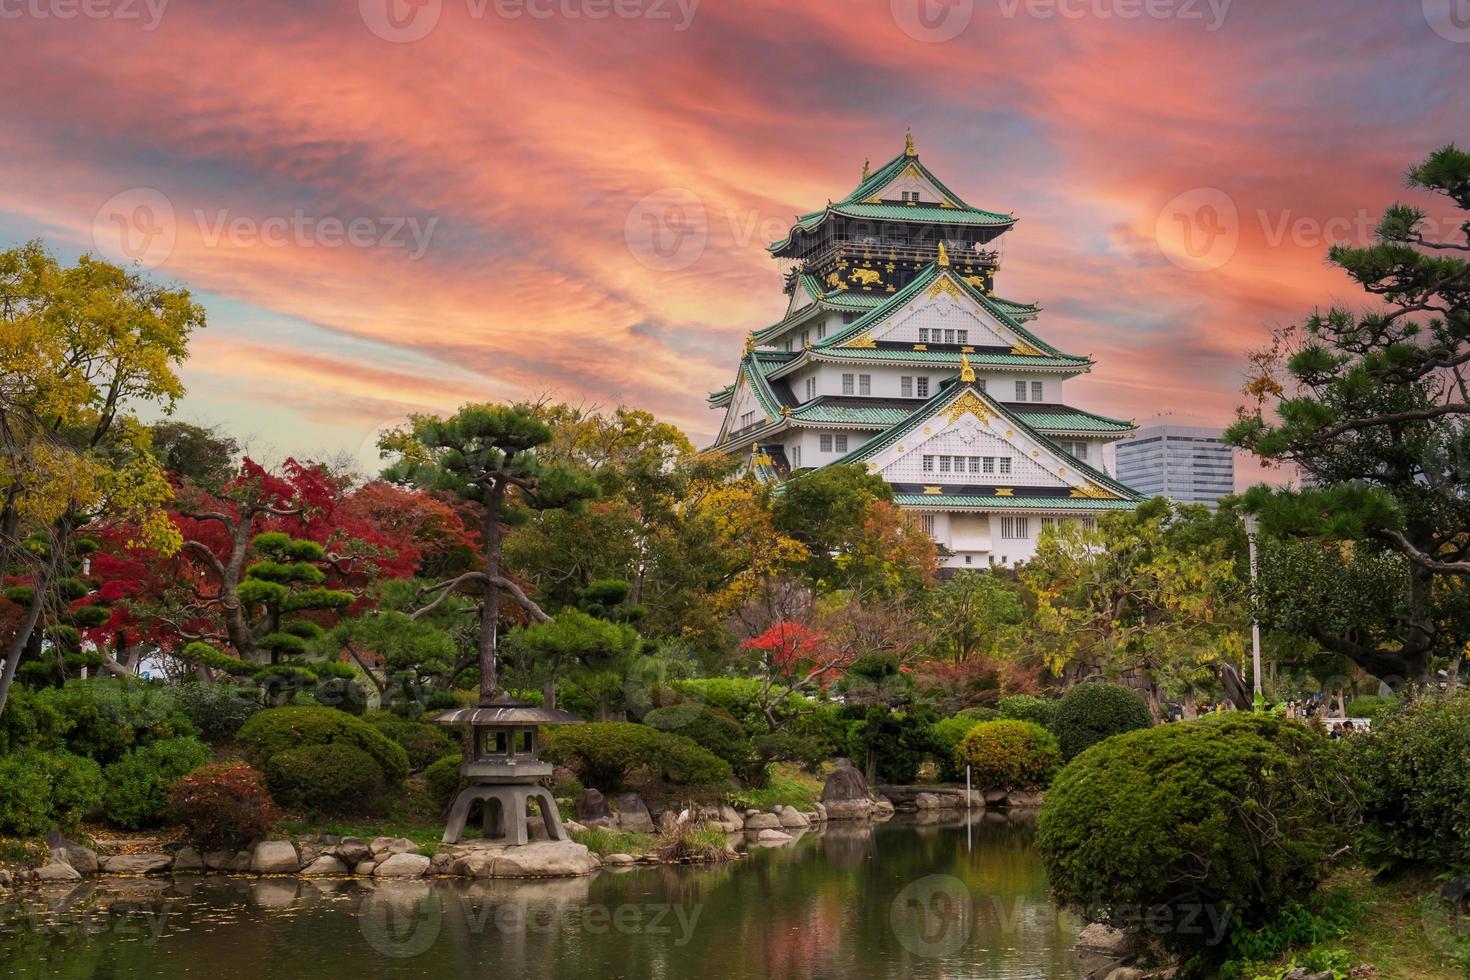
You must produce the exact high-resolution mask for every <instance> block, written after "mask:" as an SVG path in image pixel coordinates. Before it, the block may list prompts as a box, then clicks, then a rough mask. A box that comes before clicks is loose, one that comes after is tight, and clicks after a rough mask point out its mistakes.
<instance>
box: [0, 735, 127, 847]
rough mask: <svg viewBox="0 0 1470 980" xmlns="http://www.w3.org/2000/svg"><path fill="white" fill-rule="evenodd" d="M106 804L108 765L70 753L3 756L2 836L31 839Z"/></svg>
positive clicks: (23, 751) (21, 752)
mask: <svg viewBox="0 0 1470 980" xmlns="http://www.w3.org/2000/svg"><path fill="white" fill-rule="evenodd" d="M101 803H102V769H101V767H99V766H98V765H97V763H96V762H94V761H93V760H91V759H85V758H83V757H81V756H78V755H72V754H71V753H70V752H47V751H45V750H43V749H21V750H19V751H17V752H12V753H10V754H9V755H6V756H0V834H5V835H7V836H13V837H31V836H35V835H37V834H44V833H45V832H46V831H47V830H50V829H51V828H52V827H53V826H60V827H62V828H63V829H65V828H69V827H73V826H75V825H76V823H77V821H79V820H81V819H82V817H84V816H86V815H87V814H88V813H90V812H91V811H93V810H95V809H97V807H98V806H100V805H101Z"/></svg>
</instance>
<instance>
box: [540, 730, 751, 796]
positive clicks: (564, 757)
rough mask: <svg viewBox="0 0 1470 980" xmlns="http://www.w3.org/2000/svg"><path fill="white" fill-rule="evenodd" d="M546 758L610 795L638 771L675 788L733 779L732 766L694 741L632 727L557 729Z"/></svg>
mask: <svg viewBox="0 0 1470 980" xmlns="http://www.w3.org/2000/svg"><path fill="white" fill-rule="evenodd" d="M541 755H542V757H543V758H546V759H549V760H551V761H552V762H555V763H559V764H561V765H568V766H571V767H573V768H574V769H576V770H577V771H578V772H579V773H580V774H581V777H582V781H583V783H585V784H586V785H588V786H592V787H594V788H596V789H599V790H601V791H602V792H604V793H610V792H613V791H614V790H618V789H621V788H622V787H623V784H624V782H625V781H626V780H627V779H628V777H629V776H630V775H632V774H633V773H634V772H635V771H639V770H646V771H648V772H651V773H654V774H657V775H659V776H661V777H662V778H664V779H667V780H668V781H669V782H671V783H676V784H678V785H683V786H702V785H714V784H718V783H722V782H724V781H725V780H727V779H729V778H730V775H731V772H730V766H729V764H727V763H726V762H725V761H724V760H723V759H721V758H719V757H718V756H716V755H714V754H713V753H711V752H709V751H708V750H706V749H704V748H702V747H701V746H700V745H698V744H697V743H696V742H694V741H693V740H692V739H688V738H685V737H683V736H682V735H672V734H669V733H668V732H661V731H658V730H657V729H654V728H650V727H648V726H647V725H636V724H632V723H629V722H593V723H590V724H586V725H568V726H566V727H565V728H557V729H552V730H551V731H550V732H549V733H548V734H547V735H546V736H545V738H544V739H543V741H542V748H541Z"/></svg>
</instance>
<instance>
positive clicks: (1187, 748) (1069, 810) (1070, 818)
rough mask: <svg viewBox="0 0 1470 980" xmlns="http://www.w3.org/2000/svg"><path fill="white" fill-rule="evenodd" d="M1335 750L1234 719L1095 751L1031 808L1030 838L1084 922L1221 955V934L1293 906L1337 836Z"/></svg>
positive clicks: (1293, 730)
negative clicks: (1033, 831)
mask: <svg viewBox="0 0 1470 980" xmlns="http://www.w3.org/2000/svg"><path fill="white" fill-rule="evenodd" d="M1340 755H1341V753H1340V751H1338V750H1337V748H1336V747H1335V746H1333V745H1332V743H1330V742H1329V741H1328V740H1326V739H1325V738H1323V737H1322V736H1321V735H1319V734H1318V733H1316V732H1314V731H1312V730H1311V729H1310V728H1308V727H1307V726H1306V725H1304V724H1302V723H1300V722H1297V721H1289V720H1287V719H1285V718H1282V717H1279V716H1274V715H1249V714H1244V713H1232V714H1225V715H1215V716H1212V717H1210V718H1206V719H1200V720H1198V721H1191V722H1181V723H1178V724H1171V725H1163V726H1160V727H1158V728H1149V729H1144V730H1140V731H1133V732H1128V733H1126V734H1123V735H1119V736H1118V737H1116V738H1111V739H1108V740H1107V741H1105V742H1101V743H1099V744H1097V745H1094V746H1093V747H1092V748H1090V749H1088V750H1087V751H1086V752H1083V753H1082V754H1081V755H1079V756H1078V757H1077V758H1076V759H1074V760H1073V761H1072V762H1071V763H1070V764H1068V765H1067V766H1066V767H1065V768H1063V769H1062V771H1061V772H1060V773H1059V774H1058V775H1057V777H1056V780H1055V781H1054V782H1053V783H1052V785H1051V788H1050V789H1049V790H1048V791H1047V794H1046V800H1045V802H1044V804H1043V805H1042V808H1041V814H1040V821H1039V824H1038V830H1037V837H1036V842H1037V847H1038V848H1039V850H1040V853H1041V856H1042V859H1043V861H1044V862H1045V865H1046V869H1047V875H1048V877H1049V879H1050V881H1051V886H1052V889H1053V892H1054V893H1055V895H1056V897H1057V899H1058V900H1059V901H1061V902H1062V903H1064V904H1066V905H1069V906H1073V907H1077V908H1081V909H1083V910H1085V912H1086V913H1087V915H1088V916H1089V917H1091V918H1094V919H1097V920H1100V921H1103V922H1108V923H1110V924H1113V925H1116V926H1121V927H1129V926H1131V927H1134V928H1140V927H1142V928H1145V929H1148V930H1150V931H1152V932H1154V933H1155V934H1156V938H1157V939H1158V940H1159V941H1160V942H1162V943H1163V944H1164V945H1166V946H1169V947H1171V948H1174V949H1178V950H1181V951H1196V952H1204V953H1209V954H1211V955H1213V956H1215V957H1219V956H1222V955H1223V953H1224V941H1225V940H1227V939H1228V932H1229V930H1230V929H1232V928H1240V929H1254V928H1258V927H1260V926H1262V925H1264V924H1266V923H1267V922H1269V921H1270V920H1271V918H1272V917H1273V916H1274V915H1275V914H1276V912H1277V910H1278V909H1280V908H1281V907H1282V906H1283V905H1284V904H1285V903H1287V902H1289V901H1293V900H1296V901H1300V900H1302V899H1304V898H1305V897H1306V896H1307V895H1309V894H1310V893H1311V892H1312V891H1313V890H1314V889H1315V888H1316V887H1317V885H1318V883H1319V882H1320V881H1321V880H1322V879H1323V877H1324V876H1325V874H1326V872H1327V870H1328V863H1329V855H1330V854H1332V853H1333V852H1334V851H1335V850H1336V849H1337V848H1338V847H1340V846H1342V845H1343V844H1344V843H1345V842H1346V841H1347V840H1348V839H1349V837H1350V834H1351V828H1352V826H1353V823H1354V819H1355V813H1354V807H1353V794H1352V787H1351V785H1350V783H1349V781H1348V779H1347V777H1346V776H1345V775H1344V773H1343V769H1342V766H1341V759H1340ZM1140 916H1142V917H1143V919H1142V921H1141V922H1140V920H1139V917H1140Z"/></svg>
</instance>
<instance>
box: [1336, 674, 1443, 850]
mask: <svg viewBox="0 0 1470 980" xmlns="http://www.w3.org/2000/svg"><path fill="white" fill-rule="evenodd" d="M1360 700H1361V699H1360ZM1342 744H1343V748H1344V750H1345V751H1346V752H1347V753H1348V755H1349V758H1350V759H1351V760H1352V769H1353V771H1355V772H1358V773H1361V774H1363V775H1364V776H1366V777H1368V778H1367V779H1365V781H1364V783H1365V785H1364V787H1363V810H1364V813H1363V816H1364V822H1363V832H1362V838H1361V840H1360V841H1359V842H1358V848H1359V851H1360V852H1361V853H1362V854H1363V856H1364V857H1366V858H1368V859H1369V860H1370V861H1373V862H1375V863H1381V864H1392V863H1398V862H1425V863H1428V864H1430V865H1432V866H1434V867H1437V868H1443V869H1447V870H1451V871H1455V872H1460V873H1463V872H1467V871H1470V832H1467V828H1470V765H1467V764H1466V763H1467V760H1470V694H1461V695H1459V696H1457V697H1445V696H1444V695H1440V694H1421V695H1420V696H1418V697H1417V698H1415V699H1414V700H1412V701H1410V702H1408V703H1407V704H1405V705H1404V707H1403V708H1402V709H1400V710H1398V711H1395V712H1393V713H1391V714H1388V715H1385V716H1384V717H1383V718H1381V719H1375V720H1374V723H1373V728H1372V730H1371V731H1370V732H1369V733H1367V734H1360V735H1353V736H1351V737H1350V738H1346V739H1344V740H1343V743H1342Z"/></svg>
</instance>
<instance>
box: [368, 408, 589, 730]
mask: <svg viewBox="0 0 1470 980" xmlns="http://www.w3.org/2000/svg"><path fill="white" fill-rule="evenodd" d="M551 439H552V431H551V429H550V428H549V427H548V426H547V425H546V424H545V423H544V422H541V421H540V420H538V419H537V418H536V417H535V415H534V412H533V410H532V409H531V408H530V407H528V406H525V405H514V406H501V405H474V404H471V405H466V406H464V407H463V408H461V409H460V410H459V411H458V412H456V413H455V414H454V415H452V416H450V417H449V418H447V419H442V418H438V417H435V416H428V415H420V416H415V417H414V418H413V420H412V422H411V424H410V425H409V426H407V427H406V428H403V429H399V430H396V431H394V432H391V433H389V434H387V435H386V436H384V437H383V439H382V440H381V441H380V443H379V447H380V449H381V450H382V452H383V454H384V456H397V457H398V459H397V461H396V462H395V463H393V464H392V465H391V466H390V467H389V468H388V469H387V470H386V471H385V472H384V478H385V479H387V480H388V481H389V482H391V483H398V484H410V485H413V486H417V487H419V488H420V489H424V490H430V491H435V492H445V493H450V494H453V495H454V496H456V497H458V498H460V499H462V500H465V501H470V502H473V503H475V504H477V505H478V506H479V508H480V511H481V520H482V524H481V539H480V545H481V549H482V550H481V552H480V556H479V559H480V567H479V568H476V569H474V570H471V571H466V572H463V573H461V574H459V575H456V576H454V577H452V578H448V579H445V580H443V581H441V582H437V583H435V584H433V585H432V586H430V587H429V588H428V589H427V590H426V592H425V595H426V596H432V597H434V598H432V599H431V600H430V601H429V602H428V603H427V604H426V605H424V606H423V607H422V608H421V609H420V610H418V612H419V613H420V614H423V613H426V612H427V611H429V610H432V609H433V608H435V606H436V604H437V603H438V602H440V601H442V600H444V598H445V597H446V596H449V595H451V594H454V593H455V592H456V591H458V590H461V589H468V588H475V589H477V590H479V592H480V596H481V614H480V634H479V667H480V697H481V700H482V701H485V702H489V701H491V700H493V699H494V698H495V694H496V690H497V686H498V673H497V668H498V660H497V649H498V638H499V628H500V615H501V610H500V606H501V598H502V596H503V595H508V596H510V598H511V599H512V601H513V602H514V603H515V604H516V605H518V606H519V607H520V608H521V609H523V610H524V611H525V612H526V613H527V614H528V615H530V616H531V618H533V619H535V620H537V621H539V622H548V621H550V619H551V617H550V616H549V615H548V614H547V613H546V612H545V611H543V610H542V609H541V607H540V606H539V605H538V604H537V603H536V602H535V601H534V600H532V599H531V597H530V596H528V595H527V594H526V593H525V591H524V590H523V589H522V588H521V586H520V585H519V584H518V583H516V582H515V581H514V580H513V579H511V578H510V577H509V576H508V575H506V573H505V568H504V554H503V552H504V540H505V529H506V527H507V526H514V525H518V524H521V523H524V521H525V519H526V514H527V511H532V510H546V509H553V508H575V507H579V506H582V505H583V504H584V503H585V501H586V500H587V499H589V498H591V497H594V496H595V495H596V492H597V489H596V486H595V484H592V483H591V482H590V481H589V480H588V479H587V478H586V477H584V476H582V475H580V474H578V473H576V472H575V471H573V470H571V469H569V468H567V467H564V466H557V465H552V464H548V463H546V462H545V461H544V460H543V459H542V458H541V450H542V448H543V447H544V446H546V445H547V443H549V442H550V441H551Z"/></svg>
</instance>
